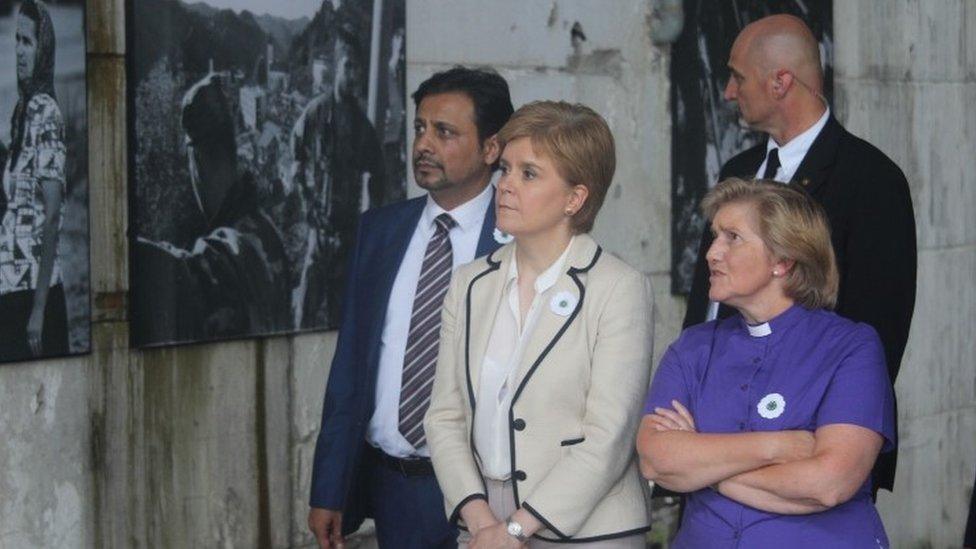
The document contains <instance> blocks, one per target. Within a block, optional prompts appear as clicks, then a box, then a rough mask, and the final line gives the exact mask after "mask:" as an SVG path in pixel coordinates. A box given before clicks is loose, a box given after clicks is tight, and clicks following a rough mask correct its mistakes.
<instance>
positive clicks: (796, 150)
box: [705, 108, 830, 320]
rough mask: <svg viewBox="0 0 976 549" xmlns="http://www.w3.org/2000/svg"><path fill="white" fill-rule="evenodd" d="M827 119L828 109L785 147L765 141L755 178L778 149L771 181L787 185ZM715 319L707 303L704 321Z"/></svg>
mask: <svg viewBox="0 0 976 549" xmlns="http://www.w3.org/2000/svg"><path fill="white" fill-rule="evenodd" d="M828 119H830V108H827V109H826V110H824V113H823V115H822V116H821V117H820V118H819V119H818V120H817V121H816V123H814V124H813V125H812V126H810V127H809V128H807V129H806V130H804V131H803V133H801V134H800V135H798V136H796V137H794V138H793V139H790V141H789V142H788V143H787V144H785V145H778V144H777V143H776V141H774V140H773V138H772V137H770V138H769V139H767V140H766V158H764V159H763V161H762V164H760V165H759V169H758V170H756V178H760V177H762V174H763V172H764V171H766V160H767V159H769V151H771V150H773V149H779V151H778V152H777V154H778V155H779V169H778V170H776V176H775V177H773V179H774V180H776V181H779V182H780V183H789V182H790V180H791V179H793V176H794V175H796V170H797V169H798V168H799V167H800V164H801V163H802V162H803V159H804V158H805V157H806V156H807V151H809V150H810V146H811V145H813V142H814V141H816V139H817V136H818V135H820V132H821V130H823V129H824V126H826V125H827V120H828ZM706 230H707V228H706ZM716 318H718V302H717V301H709V302H708V311H707V312H706V314H705V320H715V319H716Z"/></svg>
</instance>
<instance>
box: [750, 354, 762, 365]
mask: <svg viewBox="0 0 976 549" xmlns="http://www.w3.org/2000/svg"><path fill="white" fill-rule="evenodd" d="M761 361H762V359H761V358H759V357H758V356H757V357H756V358H754V359H752V363H753V364H759V362H761Z"/></svg>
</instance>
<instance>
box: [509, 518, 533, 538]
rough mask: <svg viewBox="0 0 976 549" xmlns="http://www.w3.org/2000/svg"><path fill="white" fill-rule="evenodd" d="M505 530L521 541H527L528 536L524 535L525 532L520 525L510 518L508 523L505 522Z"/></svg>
mask: <svg viewBox="0 0 976 549" xmlns="http://www.w3.org/2000/svg"><path fill="white" fill-rule="evenodd" d="M505 531H506V532H508V535H510V536H512V537H513V538H515V539H517V540H519V542H521V543H525V542H526V541H529V536H526V535H525V532H524V531H523V530H522V525H521V524H519V523H517V522H515V521H514V520H512V519H508V523H507V524H505Z"/></svg>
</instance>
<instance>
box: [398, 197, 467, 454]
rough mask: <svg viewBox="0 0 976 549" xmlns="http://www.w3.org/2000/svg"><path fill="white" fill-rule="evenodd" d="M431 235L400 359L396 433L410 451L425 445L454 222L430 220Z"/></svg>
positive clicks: (443, 216)
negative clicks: (401, 375)
mask: <svg viewBox="0 0 976 549" xmlns="http://www.w3.org/2000/svg"><path fill="white" fill-rule="evenodd" d="M434 224H435V228H434V234H433V236H431V237H430V241H429V242H428V243H427V253H426V254H425V255H424V262H423V265H422V266H421V268H420V279H419V280H418V281H417V293H416V294H415V295H414V298H413V314H412V315H411V316H410V331H409V332H408V334H407V350H406V353H405V354H404V356H403V377H402V378H401V379H400V422H399V430H400V433H401V434H402V435H403V437H404V438H405V439H407V442H409V443H410V444H411V445H413V447H414V448H420V447H422V446H424V445H425V444H426V443H427V437H426V435H425V434H424V424H423V422H424V414H426V413H427V407H428V406H430V391H431V387H432V386H433V384H434V366H435V365H436V364H437V348H438V344H439V342H440V331H441V306H442V305H443V304H444V294H446V293H447V286H448V285H449V284H450V282H451V268H452V266H453V263H454V262H453V257H452V256H453V254H452V252H451V239H450V238H449V237H448V232H449V231H450V230H451V228H452V227H454V226H455V225H456V224H457V222H455V221H454V219H453V218H451V216H450V215H448V214H446V213H443V214H441V215H439V216H437V218H436V219H434Z"/></svg>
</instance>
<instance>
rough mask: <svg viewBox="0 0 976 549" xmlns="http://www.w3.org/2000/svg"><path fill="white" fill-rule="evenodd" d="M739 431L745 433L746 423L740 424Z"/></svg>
mask: <svg viewBox="0 0 976 549" xmlns="http://www.w3.org/2000/svg"><path fill="white" fill-rule="evenodd" d="M739 430H740V431H745V430H746V424H745V422H744V421H743V422H739Z"/></svg>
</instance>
